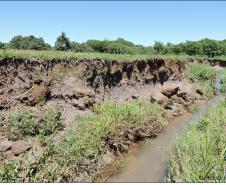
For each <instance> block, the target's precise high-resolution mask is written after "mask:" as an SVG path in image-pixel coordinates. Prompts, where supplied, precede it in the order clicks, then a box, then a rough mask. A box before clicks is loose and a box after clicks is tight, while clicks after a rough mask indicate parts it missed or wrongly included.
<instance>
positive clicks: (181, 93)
mask: <svg viewBox="0 0 226 185" xmlns="http://www.w3.org/2000/svg"><path fill="white" fill-rule="evenodd" d="M177 96H178V97H180V98H183V99H184V100H185V101H189V97H188V93H187V92H185V91H180V92H178V93H177Z"/></svg>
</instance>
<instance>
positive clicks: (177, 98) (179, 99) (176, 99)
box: [171, 96, 185, 105]
mask: <svg viewBox="0 0 226 185" xmlns="http://www.w3.org/2000/svg"><path fill="white" fill-rule="evenodd" d="M171 99H172V100H173V101H174V102H175V103H178V104H182V105H184V104H185V101H184V99H183V98H181V97H178V96H172V97H171Z"/></svg>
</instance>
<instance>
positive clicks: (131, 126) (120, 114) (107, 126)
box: [0, 100, 164, 182]
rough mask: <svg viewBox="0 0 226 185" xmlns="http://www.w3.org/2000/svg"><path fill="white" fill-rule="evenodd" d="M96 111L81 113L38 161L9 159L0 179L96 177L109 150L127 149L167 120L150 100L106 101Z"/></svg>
mask: <svg viewBox="0 0 226 185" xmlns="http://www.w3.org/2000/svg"><path fill="white" fill-rule="evenodd" d="M93 112H94V113H93V114H89V115H87V116H78V117H77V118H76V120H75V123H74V124H72V126H71V128H70V129H69V130H68V132H67V133H65V135H64V136H63V137H62V138H61V139H60V140H59V141H58V143H57V144H56V143H54V144H53V142H50V143H49V144H48V145H47V147H46V151H45V152H44V153H43V156H41V157H40V159H38V160H37V162H36V163H35V164H32V165H27V166H26V165H21V163H20V162H19V163H18V161H15V162H12V161H5V163H4V165H2V166H1V167H0V182H21V181H29V182H31V181H32V182H72V181H73V182H87V181H92V178H93V175H95V174H96V173H97V172H98V169H100V168H101V166H102V165H104V162H103V156H104V154H105V152H106V151H107V150H108V151H111V152H113V153H114V154H115V155H117V154H118V153H121V152H124V151H127V150H128V149H129V147H130V145H131V144H132V143H133V142H137V141H139V140H142V139H143V138H145V137H154V136H156V135H157V134H158V133H159V132H160V130H161V128H162V123H163V121H164V118H163V117H164V110H163V109H162V108H161V107H160V106H159V105H156V104H152V103H150V102H147V101H135V100H134V101H129V102H127V103H124V104H120V103H116V102H105V103H102V104H99V105H96V106H95V107H94V110H93ZM23 166H26V168H23ZM15 169H16V171H15ZM21 171H23V172H24V173H25V172H26V178H24V177H23V178H22V177H20V175H19V174H20V173H21Z"/></svg>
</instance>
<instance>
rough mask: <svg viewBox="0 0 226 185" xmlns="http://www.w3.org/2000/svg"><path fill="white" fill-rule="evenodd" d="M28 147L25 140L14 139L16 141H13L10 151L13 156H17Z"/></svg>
mask: <svg viewBox="0 0 226 185" xmlns="http://www.w3.org/2000/svg"><path fill="white" fill-rule="evenodd" d="M30 148H31V147H30V145H29V144H28V143H27V142H24V141H20V140H19V141H16V142H14V143H13V146H12V152H13V154H14V155H15V156H18V155H20V154H22V153H24V152H26V151H27V150H29V149H30Z"/></svg>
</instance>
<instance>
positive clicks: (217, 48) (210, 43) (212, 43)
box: [201, 39, 224, 58]
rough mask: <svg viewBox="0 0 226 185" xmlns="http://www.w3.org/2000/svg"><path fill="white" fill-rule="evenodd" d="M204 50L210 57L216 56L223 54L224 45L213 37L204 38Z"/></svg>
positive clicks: (202, 41)
mask: <svg viewBox="0 0 226 185" xmlns="http://www.w3.org/2000/svg"><path fill="white" fill-rule="evenodd" d="M201 44H202V48H203V52H204V54H205V55H207V56H208V57H212V58H213V57H215V56H216V55H222V54H223V52H224V48H223V47H222V45H221V44H220V43H219V42H218V41H216V40H211V39H203V40H201Z"/></svg>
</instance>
